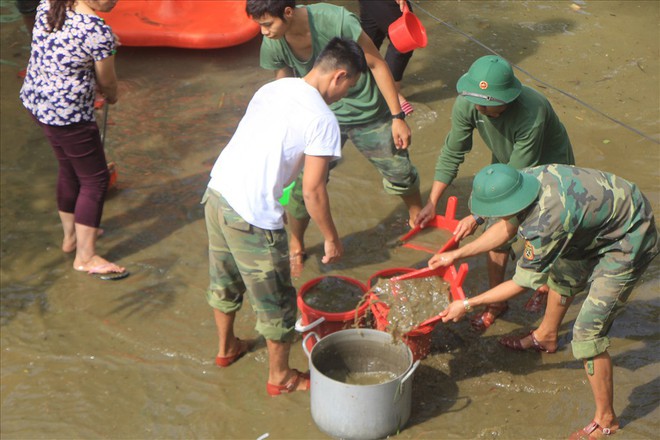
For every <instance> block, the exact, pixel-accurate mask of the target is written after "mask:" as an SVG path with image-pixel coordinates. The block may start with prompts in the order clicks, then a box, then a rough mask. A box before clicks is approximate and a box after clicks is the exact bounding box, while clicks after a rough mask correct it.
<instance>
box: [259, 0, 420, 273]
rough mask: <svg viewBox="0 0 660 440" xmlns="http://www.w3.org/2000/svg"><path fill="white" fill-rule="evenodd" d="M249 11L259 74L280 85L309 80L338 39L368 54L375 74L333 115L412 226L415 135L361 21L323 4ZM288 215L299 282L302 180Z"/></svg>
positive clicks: (291, 0) (305, 219)
mask: <svg viewBox="0 0 660 440" xmlns="http://www.w3.org/2000/svg"><path fill="white" fill-rule="evenodd" d="M246 12H247V14H248V15H249V16H250V17H252V19H253V20H254V21H255V22H256V23H258V24H259V26H260V27H261V32H262V34H263V35H264V38H263V41H262V44H261V56H260V58H261V60H260V64H261V67H263V68H265V69H269V70H273V71H275V77H276V78H278V79H279V78H283V77H287V76H299V77H302V76H304V75H305V74H306V73H307V72H309V70H310V69H311V68H312V66H313V64H314V60H315V59H316V57H317V55H318V54H319V53H320V51H321V50H322V49H323V47H325V45H326V44H327V43H328V42H329V41H330V40H331V39H332V38H335V37H341V38H348V39H351V40H354V41H356V42H357V43H358V44H359V45H360V46H361V47H362V49H363V51H364V53H365V57H366V60H367V64H368V66H369V72H368V73H367V74H366V75H361V76H360V80H359V81H358V83H357V84H356V85H355V86H354V87H353V88H351V90H349V92H348V95H347V96H346V97H345V98H344V99H342V100H340V101H339V102H337V103H335V104H333V105H331V106H330V108H331V109H332V110H333V112H334V113H335V116H337V120H338V121H339V125H340V127H341V134H342V145H343V144H344V143H345V142H346V140H347V139H350V140H351V141H352V142H353V144H354V145H355V146H356V148H357V149H358V151H360V153H361V154H362V155H363V156H365V157H366V158H367V159H368V160H369V162H371V164H372V165H374V166H375V167H376V169H378V171H379V172H380V174H381V175H382V177H383V187H384V189H385V192H386V193H388V194H392V195H398V196H400V197H401V198H402V199H403V201H404V202H405V204H406V206H407V208H408V215H409V223H410V224H411V225H412V224H413V222H414V220H415V218H416V217H417V214H418V213H419V211H420V210H421V208H422V199H421V195H420V192H419V174H418V173H417V170H416V168H415V167H414V166H413V164H412V163H411V161H410V157H409V155H408V150H407V149H408V147H409V145H410V128H409V127H408V124H406V122H405V121H404V119H405V113H404V112H403V111H402V110H401V105H400V104H399V98H398V94H397V90H396V87H395V84H394V79H393V78H392V74H391V72H390V70H389V67H388V66H387V63H386V62H385V60H384V59H383V58H382V56H381V55H380V53H379V52H378V49H376V47H375V46H374V44H373V42H372V41H371V39H369V37H368V36H367V35H366V34H365V33H364V32H363V31H362V27H361V25H360V20H359V19H358V18H357V17H356V16H355V15H354V14H352V13H351V12H349V11H348V10H346V9H345V8H343V7H340V6H335V5H330V4H325V3H318V4H313V5H307V6H299V7H296V2H295V0H247V6H246ZM287 214H288V215H287V217H288V224H289V230H290V233H291V237H290V243H289V250H290V255H291V270H292V273H291V274H292V276H294V277H297V276H299V275H300V273H301V271H302V263H303V260H304V257H305V245H304V233H305V230H306V229H307V225H308V224H309V214H308V213H307V210H306V209H305V205H304V200H303V188H302V184H300V179H298V181H297V183H296V185H295V186H294V189H293V191H292V192H291V197H290V201H289V204H288V206H287Z"/></svg>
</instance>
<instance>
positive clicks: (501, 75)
mask: <svg viewBox="0 0 660 440" xmlns="http://www.w3.org/2000/svg"><path fill="white" fill-rule="evenodd" d="M456 90H457V91H458V93H459V94H461V95H462V96H465V98H466V99H467V100H468V101H470V102H473V103H475V104H479V105H484V106H496V105H503V104H508V103H510V102H512V101H513V100H514V99H516V98H517V97H518V95H520V91H521V90H522V85H521V84H520V81H518V78H516V77H515V76H514V75H513V69H512V68H511V65H510V64H509V63H507V62H506V60H505V59H504V58H500V57H498V56H495V55H487V56H485V57H481V58H479V59H478V60H477V61H475V62H474V63H473V64H472V66H470V70H468V71H467V73H466V74H465V75H463V76H461V77H460V79H459V80H458V82H457V83H456Z"/></svg>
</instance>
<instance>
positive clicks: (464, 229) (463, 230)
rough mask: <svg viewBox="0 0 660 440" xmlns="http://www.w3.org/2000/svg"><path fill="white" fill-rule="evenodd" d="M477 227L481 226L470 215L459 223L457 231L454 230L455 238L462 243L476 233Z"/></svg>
mask: <svg viewBox="0 0 660 440" xmlns="http://www.w3.org/2000/svg"><path fill="white" fill-rule="evenodd" d="M477 226H479V225H478V224H477V221H476V220H475V219H474V217H473V216H472V215H468V216H467V217H465V218H464V219H462V220H461V221H460V222H458V225H456V229H454V237H455V238H456V241H461V240H462V239H464V238H465V237H467V236H469V235H472V234H474V231H476V230H477Z"/></svg>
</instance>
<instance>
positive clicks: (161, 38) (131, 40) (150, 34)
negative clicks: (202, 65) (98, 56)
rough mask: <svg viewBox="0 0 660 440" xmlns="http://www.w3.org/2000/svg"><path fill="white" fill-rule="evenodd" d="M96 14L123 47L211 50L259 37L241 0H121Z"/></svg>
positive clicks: (256, 26) (257, 29) (257, 27)
mask: <svg viewBox="0 0 660 440" xmlns="http://www.w3.org/2000/svg"><path fill="white" fill-rule="evenodd" d="M99 15H101V16H102V17H103V18H104V19H105V21H106V23H108V25H110V27H112V30H113V31H114V32H115V34H117V35H118V36H119V40H120V42H121V44H122V45H125V46H170V47H183V48H196V49H214V48H221V47H229V46H235V45H238V44H241V43H245V42H246V41H249V40H251V39H252V38H254V37H255V36H256V35H257V34H259V26H258V25H257V24H256V23H255V22H254V21H252V19H250V18H249V17H248V16H247V14H246V13H245V0H122V1H120V2H117V5H116V6H115V8H114V9H113V10H112V12H110V13H107V14H99Z"/></svg>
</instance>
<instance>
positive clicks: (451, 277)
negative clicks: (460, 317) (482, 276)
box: [369, 263, 468, 360]
mask: <svg viewBox="0 0 660 440" xmlns="http://www.w3.org/2000/svg"><path fill="white" fill-rule="evenodd" d="M412 271H414V269H412ZM467 271H468V265H467V264H466V263H463V264H461V266H460V267H459V269H458V272H457V271H456V268H455V267H454V266H448V267H445V268H443V269H442V270H441V271H440V272H439V274H440V276H441V277H442V278H443V279H444V280H445V281H447V282H448V283H449V290H450V292H451V296H452V299H453V300H454V301H455V300H463V299H465V293H464V292H463V287H462V286H463V281H464V280H465V277H466V276H467ZM369 308H370V310H371V313H372V314H373V315H374V320H375V327H376V330H381V331H387V327H388V326H389V321H388V320H387V314H388V313H389V311H390V308H389V306H388V305H387V304H385V303H384V302H382V301H380V299H379V298H378V296H377V295H376V294H374V293H373V292H370V293H369ZM439 321H440V317H439V316H434V317H432V318H429V319H427V320H426V321H424V322H422V323H421V324H420V325H419V326H417V327H416V328H414V329H412V330H411V331H409V332H408V333H406V334H405V335H403V341H404V342H405V343H406V344H407V345H408V347H410V350H411V351H412V353H413V357H414V359H415V360H418V359H424V358H425V357H426V356H428V354H429V353H430V352H431V336H432V332H433V329H434V328H435V326H436V324H437V323H438V322H439Z"/></svg>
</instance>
